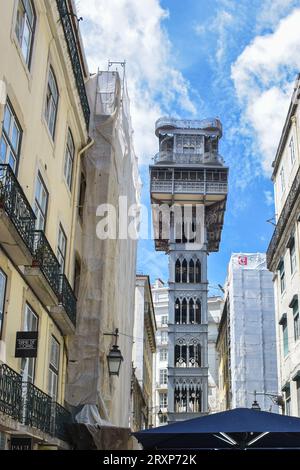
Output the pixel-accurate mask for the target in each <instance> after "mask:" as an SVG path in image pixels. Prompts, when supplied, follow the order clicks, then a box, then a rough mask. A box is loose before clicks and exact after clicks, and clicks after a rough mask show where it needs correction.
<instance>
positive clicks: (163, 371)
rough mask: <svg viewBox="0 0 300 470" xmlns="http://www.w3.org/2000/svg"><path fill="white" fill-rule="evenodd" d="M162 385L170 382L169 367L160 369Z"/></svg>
mask: <svg viewBox="0 0 300 470" xmlns="http://www.w3.org/2000/svg"><path fill="white" fill-rule="evenodd" d="M159 383H160V385H167V383H168V369H160V371H159Z"/></svg>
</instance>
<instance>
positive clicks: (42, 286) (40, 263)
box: [24, 230, 60, 306]
mask: <svg viewBox="0 0 300 470" xmlns="http://www.w3.org/2000/svg"><path fill="white" fill-rule="evenodd" d="M24 275H25V277H26V279H27V281H28V283H29V284H30V286H31V287H32V289H33V291H34V292H35V293H36V295H37V296H38V297H39V298H40V299H41V300H42V302H43V303H44V304H45V305H48V306H54V305H58V303H59V300H58V299H59V296H60V265H59V262H58V260H57V258H56V256H55V254H54V252H53V250H52V248H51V246H50V244H49V242H48V240H47V238H46V236H45V234H44V232H42V231H40V230H38V231H35V232H34V233H33V261H32V265H31V266H25V267H24Z"/></svg>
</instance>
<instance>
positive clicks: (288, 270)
mask: <svg viewBox="0 0 300 470" xmlns="http://www.w3.org/2000/svg"><path fill="white" fill-rule="evenodd" d="M299 98H300V75H299V76H298V78H297V81H296V83H295V86H294V90H293V95H292V99H291V103H290V106H289V110H288V114H287V116H286V120H285V124H284V127H283V130H282V134H281V138H280V141H279V145H278V148H277V152H276V156H275V160H274V162H273V175H272V181H273V184H274V200H275V214H276V227H275V229H274V233H273V236H272V239H271V241H270V244H269V247H268V251H267V263H268V268H269V269H270V271H272V272H273V273H274V277H273V283H274V294H275V310H276V335H277V357H278V371H279V383H280V393H282V394H283V397H284V403H285V413H286V414H288V415H292V416H300V319H299V296H300V283H299V279H300V278H299V272H300V270H299V260H300V226H299V221H300V218H299V214H300V107H299Z"/></svg>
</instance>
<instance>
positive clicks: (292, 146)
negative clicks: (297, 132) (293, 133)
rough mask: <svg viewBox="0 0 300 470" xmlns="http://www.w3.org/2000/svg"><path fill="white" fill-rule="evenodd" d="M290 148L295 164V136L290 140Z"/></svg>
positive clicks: (292, 160)
mask: <svg viewBox="0 0 300 470" xmlns="http://www.w3.org/2000/svg"><path fill="white" fill-rule="evenodd" d="M289 149H290V158H291V164H292V165H293V164H294V163H295V144H294V138H293V137H292V138H291V140H290V143H289Z"/></svg>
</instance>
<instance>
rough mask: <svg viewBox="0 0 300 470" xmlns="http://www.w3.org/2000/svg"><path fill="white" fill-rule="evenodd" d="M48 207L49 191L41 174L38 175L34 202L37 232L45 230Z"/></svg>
mask: <svg viewBox="0 0 300 470" xmlns="http://www.w3.org/2000/svg"><path fill="white" fill-rule="evenodd" d="M47 206H48V191H47V188H46V186H45V184H44V182H43V179H42V177H41V175H40V173H38V176H37V180H36V188H35V200H34V213H35V215H36V221H35V228H36V230H45V226H46V215H47Z"/></svg>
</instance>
